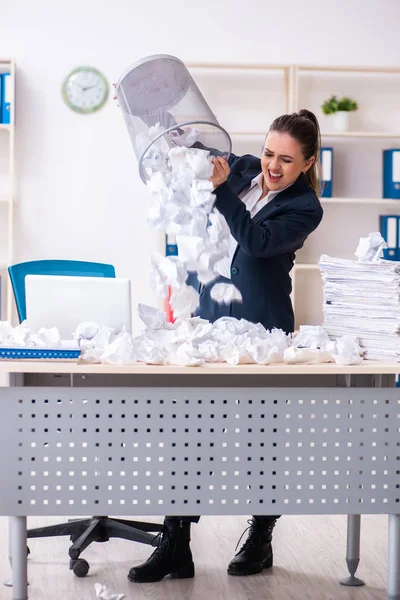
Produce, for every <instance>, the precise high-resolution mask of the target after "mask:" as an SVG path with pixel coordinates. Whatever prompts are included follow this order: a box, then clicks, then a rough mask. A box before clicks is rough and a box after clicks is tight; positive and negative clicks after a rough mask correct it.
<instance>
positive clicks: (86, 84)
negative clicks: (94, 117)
mask: <svg viewBox="0 0 400 600" xmlns="http://www.w3.org/2000/svg"><path fill="white" fill-rule="evenodd" d="M61 91H62V96H63V98H64V101H65V103H66V104H67V106H69V108H71V109H72V110H74V111H75V112H78V113H82V114H87V113H92V112H95V111H96V110H99V108H101V107H102V106H103V104H104V103H105V101H106V100H107V96H108V83H107V80H106V78H105V77H104V75H102V74H101V73H100V71H98V70H97V69H95V68H93V67H77V68H76V69H74V70H73V71H71V73H69V74H68V75H67V77H66V78H65V79H64V82H63V84H62V88H61Z"/></svg>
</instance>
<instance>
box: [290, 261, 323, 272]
mask: <svg viewBox="0 0 400 600" xmlns="http://www.w3.org/2000/svg"><path fill="white" fill-rule="evenodd" d="M293 268H294V269H295V270H296V271H316V270H318V271H319V265H318V264H316V263H295V264H294V267H293Z"/></svg>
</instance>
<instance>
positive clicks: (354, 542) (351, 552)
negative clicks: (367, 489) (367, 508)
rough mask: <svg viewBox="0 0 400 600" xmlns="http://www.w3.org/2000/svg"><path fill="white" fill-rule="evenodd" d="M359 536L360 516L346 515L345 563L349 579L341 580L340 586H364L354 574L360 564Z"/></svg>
mask: <svg viewBox="0 0 400 600" xmlns="http://www.w3.org/2000/svg"><path fill="white" fill-rule="evenodd" d="M360 536H361V515H347V551H346V563H347V568H348V570H349V573H350V577H346V578H345V579H342V580H341V582H340V583H341V584H342V585H349V586H359V585H365V582H364V581H362V580H361V579H358V577H355V573H356V571H357V568H358V563H359V562H360Z"/></svg>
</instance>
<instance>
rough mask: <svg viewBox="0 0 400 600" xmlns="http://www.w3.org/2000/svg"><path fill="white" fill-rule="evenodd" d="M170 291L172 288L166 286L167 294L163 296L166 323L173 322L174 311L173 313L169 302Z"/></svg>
mask: <svg viewBox="0 0 400 600" xmlns="http://www.w3.org/2000/svg"><path fill="white" fill-rule="evenodd" d="M171 293H172V290H171V288H170V287H168V296H167V297H166V298H165V314H166V318H167V323H174V322H175V317H174V313H173V310H172V306H171V302H170V300H171Z"/></svg>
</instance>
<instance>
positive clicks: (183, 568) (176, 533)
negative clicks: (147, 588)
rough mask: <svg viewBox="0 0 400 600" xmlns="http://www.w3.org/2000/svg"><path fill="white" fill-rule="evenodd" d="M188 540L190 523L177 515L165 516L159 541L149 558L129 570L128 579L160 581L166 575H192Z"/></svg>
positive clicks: (175, 576)
mask: <svg viewBox="0 0 400 600" xmlns="http://www.w3.org/2000/svg"><path fill="white" fill-rule="evenodd" d="M189 542H190V523H186V522H185V521H182V520H181V519H179V518H178V517H166V518H165V520H164V526H163V529H162V531H161V537H160V542H159V544H158V546H157V548H156V549H155V550H154V552H153V554H152V555H151V556H150V558H149V559H148V560H147V561H146V562H145V563H143V564H142V565H139V566H137V567H132V569H131V570H130V571H129V574H128V579H129V580H130V581H134V582H136V583H150V582H153V581H160V580H161V579H163V577H165V576H166V575H171V577H173V578H175V579H185V578H189V577H194V564H193V558H192V552H191V550H190V546H189Z"/></svg>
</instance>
